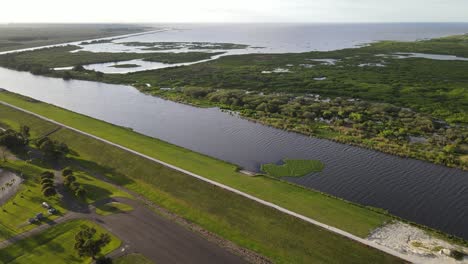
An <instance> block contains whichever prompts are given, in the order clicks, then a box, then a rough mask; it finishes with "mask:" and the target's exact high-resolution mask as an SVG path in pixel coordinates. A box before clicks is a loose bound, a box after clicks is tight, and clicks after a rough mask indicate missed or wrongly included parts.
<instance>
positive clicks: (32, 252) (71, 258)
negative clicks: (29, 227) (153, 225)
mask: <svg viewBox="0 0 468 264" xmlns="http://www.w3.org/2000/svg"><path fill="white" fill-rule="evenodd" d="M82 225H87V226H90V227H94V228H96V230H97V232H98V233H99V234H101V233H107V232H106V231H105V230H104V229H103V228H102V227H100V226H99V225H97V224H95V223H93V222H90V221H85V220H74V221H70V222H66V223H63V224H59V225H57V226H54V227H52V228H50V229H48V230H46V231H44V232H43V233H41V234H39V235H35V236H33V237H31V238H27V239H24V240H21V241H19V242H17V243H16V244H14V245H11V246H9V247H6V248H4V249H2V250H0V263H5V264H6V263H9V264H12V263H16V264H22V263H24V264H36V263H37V264H42V263H48V264H55V263H57V264H59V263H67V264H73V263H91V259H90V258H79V257H78V255H77V254H76V252H75V249H74V248H73V246H74V243H75V234H76V233H78V232H79V231H80V227H81V226H82ZM110 235H111V242H110V243H109V244H108V245H107V246H105V247H104V248H103V249H102V252H101V254H103V255H105V254H108V253H110V252H112V251H113V250H115V249H117V248H119V246H120V243H121V241H120V240H119V239H118V238H117V237H115V236H113V235H112V234H110Z"/></svg>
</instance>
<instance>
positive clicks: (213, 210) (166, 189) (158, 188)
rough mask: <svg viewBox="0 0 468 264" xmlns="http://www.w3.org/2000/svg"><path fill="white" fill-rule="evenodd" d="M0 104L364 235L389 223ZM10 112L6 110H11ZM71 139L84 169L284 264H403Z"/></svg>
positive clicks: (40, 109)
mask: <svg viewBox="0 0 468 264" xmlns="http://www.w3.org/2000/svg"><path fill="white" fill-rule="evenodd" d="M0 99H1V100H4V101H8V102H10V103H12V104H15V105H18V106H20V107H23V108H26V109H29V110H31V111H34V112H37V113H39V114H41V115H44V116H48V117H50V118H53V119H55V120H57V121H60V122H64V123H68V124H69V125H71V126H75V127H77V128H79V129H82V130H85V131H87V132H90V133H93V134H96V135H97V136H100V137H104V138H107V139H108V140H111V141H114V142H118V143H119V144H122V145H125V146H127V147H130V148H132V149H135V150H137V151H140V152H143V153H145V154H148V155H150V156H153V157H155V158H159V159H162V160H165V161H167V162H169V163H172V164H174V165H177V166H180V167H182V168H184V169H187V170H190V171H193V172H195V173H198V174H201V175H203V176H205V177H207V178H210V179H213V180H216V181H218V182H222V183H224V184H227V185H230V186H232V187H235V188H238V189H240V190H242V191H245V192H248V193H251V194H253V195H255V196H257V197H260V198H263V199H265V200H269V201H271V202H274V203H276V204H278V205H281V206H284V207H286V208H288V209H291V210H293V211H296V212H298V213H302V214H304V215H307V216H310V217H312V218H315V219H317V220H319V221H322V222H324V223H327V224H330V225H333V226H336V227H339V228H342V229H344V230H347V231H349V232H351V233H354V234H357V235H359V236H366V235H367V234H368V233H369V231H371V230H372V229H374V228H375V227H377V226H379V225H381V224H382V223H383V222H385V221H388V220H389V219H390V218H389V217H387V216H385V215H382V214H379V213H376V212H373V211H370V210H367V209H365V208H362V207H359V206H356V205H353V204H350V203H347V202H344V201H341V200H339V199H335V198H331V197H328V196H325V195H323V194H320V193H318V192H314V191H311V190H306V189H304V188H300V187H298V186H294V185H291V184H287V183H284V182H281V181H277V180H272V179H269V178H264V177H246V176H245V175H242V174H240V173H237V172H236V167H235V166H234V165H231V164H228V163H225V162H222V161H219V160H216V159H213V158H210V157H207V156H203V155H200V154H198V153H194V152H192V151H189V150H186V149H182V148H180V147H176V146H174V145H170V144H168V143H165V142H162V141H159V140H156V139H152V138H149V137H146V136H142V135H139V134H137V133H134V132H131V131H129V130H127V129H124V128H120V127H117V126H113V125H110V124H107V123H104V122H101V121H98V120H95V119H91V118H89V117H85V116H82V115H78V114H75V113H72V112H69V111H66V110H63V109H59V108H57V107H53V106H51V105H47V104H44V103H32V102H27V101H25V100H24V99H23V98H22V97H19V96H17V95H13V94H10V93H0ZM0 110H1V111H0V121H1V122H3V120H5V119H8V120H16V122H18V124H17V126H19V122H20V120H21V122H23V123H27V124H28V125H30V127H31V128H32V129H34V128H35V126H36V125H38V126H40V125H41V123H43V122H44V121H42V120H39V119H37V118H35V117H33V116H30V115H27V114H24V113H22V112H19V111H13V110H10V112H9V113H8V114H3V113H6V110H8V107H4V106H0ZM4 110H5V111H4ZM52 137H53V138H54V139H57V140H60V141H63V142H66V143H67V144H68V146H70V147H71V148H72V149H73V150H74V151H76V152H77V153H79V156H75V157H70V158H73V159H76V160H77V161H79V162H81V164H82V166H87V167H88V168H91V169H94V170H99V171H101V172H102V173H104V174H106V175H107V176H108V177H109V178H111V179H112V180H113V181H115V182H117V183H118V184H121V185H123V186H125V187H126V188H129V189H131V190H133V191H135V192H138V193H140V194H143V195H144V196H146V197H147V198H148V199H150V200H152V201H153V202H155V203H157V204H159V205H161V206H163V207H165V208H167V209H169V210H170V211H172V212H174V213H176V214H178V215H180V216H182V217H184V218H186V219H188V220H190V221H192V222H194V223H196V224H198V225H200V226H202V227H203V228H205V229H207V230H209V231H211V232H214V233H216V234H218V235H220V236H222V237H224V238H226V239H229V240H231V241H233V242H235V243H236V244H239V245H241V246H243V247H246V248H249V249H251V250H254V251H256V252H259V253H261V254H263V255H265V256H267V257H269V258H271V259H272V260H273V261H275V262H278V263H291V262H294V263H320V262H324V263H325V262H328V263H330V262H334V263H340V262H347V263H362V262H372V263H385V262H398V261H399V260H397V259H395V258H393V257H390V256H388V255H386V254H383V253H382V252H379V251H376V250H373V249H370V248H367V247H365V246H362V245H360V244H358V243H355V242H353V241H351V240H348V239H345V238H343V237H341V236H337V235H334V234H333V233H330V232H328V231H326V230H323V229H321V228H318V227H316V226H314V225H311V224H308V223H305V222H303V221H300V220H298V219H297V218H294V217H291V216H288V215H285V214H283V213H280V212H278V211H276V210H274V209H271V208H268V207H265V206H262V205H260V204H258V203H256V202H253V201H251V200H248V199H246V198H243V197H241V196H238V195H235V194H233V193H230V192H227V191H225V190H222V189H220V188H217V187H214V186H212V185H210V184H207V183H204V182H202V181H199V180H196V179H195V178H192V177H190V176H187V175H185V174H182V173H179V172H176V171H174V170H171V169H169V168H167V167H164V166H162V165H159V164H157V163H154V162H151V161H149V160H146V159H144V158H141V157H138V156H135V155H131V154H129V153H127V152H125V151H123V150H120V149H118V148H115V147H112V146H110V145H107V144H104V143H102V142H99V141H97V140H94V139H92V138H89V137H86V136H82V135H80V134H77V133H75V132H72V131H70V130H66V129H62V130H60V131H59V132H57V133H55V134H54V135H53V136H52Z"/></svg>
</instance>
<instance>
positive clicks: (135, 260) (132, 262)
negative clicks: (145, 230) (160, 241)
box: [114, 254, 153, 264]
mask: <svg viewBox="0 0 468 264" xmlns="http://www.w3.org/2000/svg"><path fill="white" fill-rule="evenodd" d="M114 264H153V262H152V261H150V260H149V259H147V258H146V257H145V256H143V255H141V254H128V255H126V256H123V257H120V258H117V259H115V260H114Z"/></svg>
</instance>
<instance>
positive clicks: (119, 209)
mask: <svg viewBox="0 0 468 264" xmlns="http://www.w3.org/2000/svg"><path fill="white" fill-rule="evenodd" d="M132 210H133V207H131V206H130V205H128V204H124V203H117V202H112V203H107V204H105V205H102V206H99V207H97V208H96V213H97V214H99V215H111V214H118V213H123V212H129V211H132Z"/></svg>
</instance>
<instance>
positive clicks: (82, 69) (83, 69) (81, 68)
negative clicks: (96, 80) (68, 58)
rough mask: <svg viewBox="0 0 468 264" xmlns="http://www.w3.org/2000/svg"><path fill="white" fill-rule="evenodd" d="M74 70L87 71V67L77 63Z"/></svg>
mask: <svg viewBox="0 0 468 264" xmlns="http://www.w3.org/2000/svg"><path fill="white" fill-rule="evenodd" d="M73 70H74V71H78V72H83V71H86V69H85V67H83V65H76V66H75V67H73Z"/></svg>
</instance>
